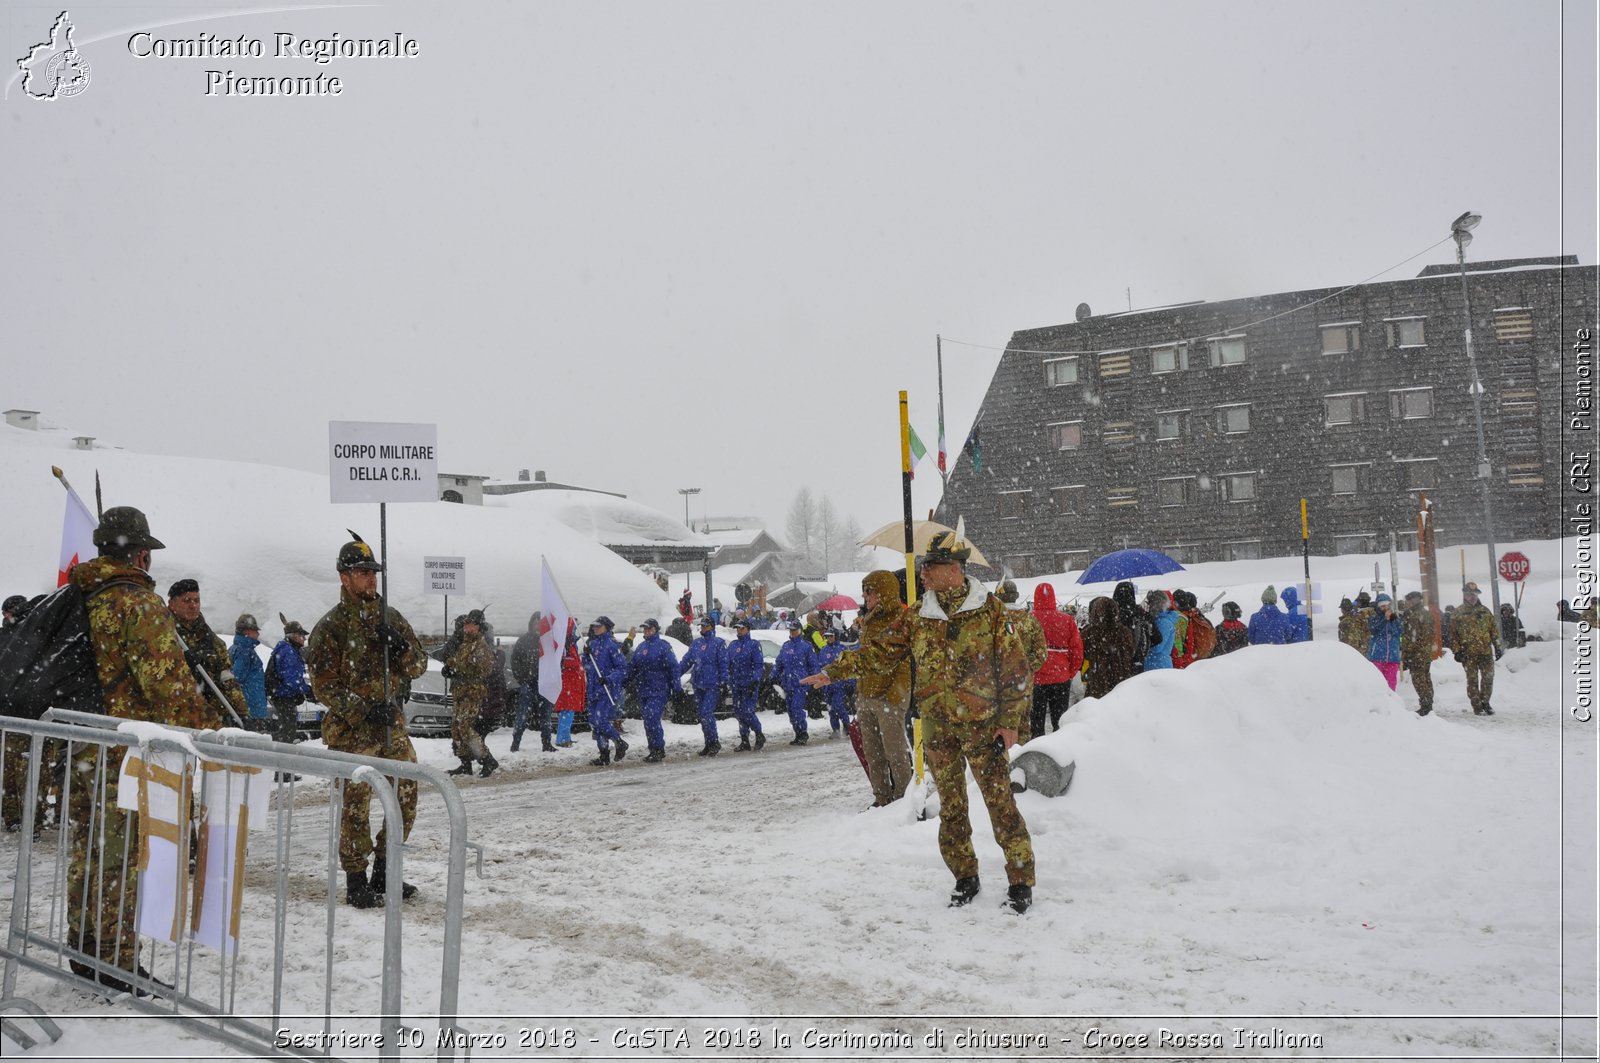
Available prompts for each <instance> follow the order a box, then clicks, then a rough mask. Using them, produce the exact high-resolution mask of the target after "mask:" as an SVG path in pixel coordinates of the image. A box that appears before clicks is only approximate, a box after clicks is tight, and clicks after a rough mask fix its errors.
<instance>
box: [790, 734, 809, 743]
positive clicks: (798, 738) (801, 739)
mask: <svg viewBox="0 0 1600 1063" xmlns="http://www.w3.org/2000/svg"><path fill="white" fill-rule="evenodd" d="M809 741H811V736H810V735H808V734H806V733H805V732H804V731H801V732H800V733H799V734H797V735H795V736H794V738H793V739H792V740H791V741H790V742H789V744H790V745H791V746H803V745H805V744H806V743H807V742H809Z"/></svg>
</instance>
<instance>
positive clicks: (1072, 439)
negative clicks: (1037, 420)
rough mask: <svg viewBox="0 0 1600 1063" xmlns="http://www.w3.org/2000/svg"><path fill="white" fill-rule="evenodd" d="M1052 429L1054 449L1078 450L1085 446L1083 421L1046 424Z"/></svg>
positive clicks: (1051, 445) (1052, 446)
mask: <svg viewBox="0 0 1600 1063" xmlns="http://www.w3.org/2000/svg"><path fill="white" fill-rule="evenodd" d="M1046 427H1047V428H1048V429H1049V431H1050V447H1051V449H1053V450H1077V449H1078V448H1079V447H1081V446H1083V422H1082V421H1061V422H1057V423H1056V424H1052V425H1047V426H1046Z"/></svg>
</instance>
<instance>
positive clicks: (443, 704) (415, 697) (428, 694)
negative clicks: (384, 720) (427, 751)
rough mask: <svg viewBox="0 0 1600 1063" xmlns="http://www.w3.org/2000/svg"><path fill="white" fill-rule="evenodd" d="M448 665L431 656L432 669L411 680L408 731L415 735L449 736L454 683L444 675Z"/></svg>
mask: <svg viewBox="0 0 1600 1063" xmlns="http://www.w3.org/2000/svg"><path fill="white" fill-rule="evenodd" d="M443 667H444V666H443V665H441V664H440V663H439V662H438V661H436V660H433V659H432V658H429V660H428V670H427V672H425V673H423V674H422V675H420V676H418V677H417V678H416V679H414V680H412V681H411V696H410V697H408V698H407V699H406V703H405V714H406V733H407V734H409V735H411V736H412V737H413V738H449V737H450V713H451V706H452V702H451V700H450V683H449V681H448V680H446V679H445V677H444V676H443V674H441V672H440V669H441V668H443Z"/></svg>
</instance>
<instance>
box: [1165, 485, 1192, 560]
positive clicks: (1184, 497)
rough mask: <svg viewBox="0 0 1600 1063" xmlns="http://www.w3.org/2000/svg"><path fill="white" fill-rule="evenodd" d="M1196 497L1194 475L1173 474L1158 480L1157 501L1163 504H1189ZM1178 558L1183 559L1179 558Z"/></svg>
mask: <svg viewBox="0 0 1600 1063" xmlns="http://www.w3.org/2000/svg"><path fill="white" fill-rule="evenodd" d="M1194 499H1195V479H1194V477H1193V476H1173V477H1170V478H1168V479H1165V480H1157V481H1156V501H1157V502H1158V503H1159V504H1161V505H1163V506H1187V505H1189V504H1190V503H1192V502H1193V501H1194ZM1178 560H1180V561H1181V560H1183V559H1182V558H1178Z"/></svg>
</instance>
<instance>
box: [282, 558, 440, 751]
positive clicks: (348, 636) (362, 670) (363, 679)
mask: <svg viewBox="0 0 1600 1063" xmlns="http://www.w3.org/2000/svg"><path fill="white" fill-rule="evenodd" d="M381 608H382V606H381V604H380V603H379V602H377V601H371V602H364V601H360V600H359V599H357V598H354V597H352V596H351V594H350V593H349V592H348V591H346V590H344V589H342V588H341V589H340V591H339V604H338V605H336V606H334V607H333V608H332V609H330V610H328V615H326V616H324V617H323V618H322V619H321V620H318V621H317V626H316V627H315V628H314V629H313V630H312V632H311V638H310V640H309V641H308V642H307V643H306V652H305V658H306V676H307V678H309V679H310V680H311V689H312V692H313V693H315V694H316V696H317V700H318V701H320V702H322V705H323V707H324V708H325V709H327V714H326V715H325V716H323V718H322V740H323V741H324V742H326V743H327V744H328V748H329V749H341V750H342V749H347V748H352V747H354V746H355V745H358V744H359V745H369V744H371V743H373V742H375V741H376V742H380V743H381V741H382V739H383V738H384V734H383V731H384V726H385V725H383V724H370V723H368V722H367V710H368V709H370V708H372V707H373V706H374V705H381V704H383V694H384V690H383V659H384V652H383V640H382V639H380V638H379V637H378V617H379V610H380V609H381ZM387 616H388V621H389V626H390V627H392V628H394V629H395V630H396V631H398V632H400V634H401V635H403V636H405V640H406V642H407V646H406V650H405V652H404V653H403V654H400V655H399V657H398V658H397V659H391V660H390V662H389V698H390V700H391V701H393V702H396V705H395V708H394V711H393V713H392V714H391V720H390V722H389V724H388V726H390V727H392V728H396V729H398V730H399V732H400V734H402V735H403V734H405V717H404V715H403V714H402V713H401V711H400V707H399V704H398V702H399V700H400V691H401V689H402V688H403V686H404V685H405V684H407V683H409V682H410V681H411V680H413V679H415V678H417V677H418V676H420V675H422V673H423V672H426V671H427V670H428V657H427V655H426V654H425V653H423V652H422V644H421V643H420V642H418V641H417V636H416V634H415V633H414V632H412V630H411V625H410V624H408V623H406V618H405V617H403V616H401V615H400V613H399V611H398V610H396V609H393V608H391V609H390V610H389V611H388V614H387Z"/></svg>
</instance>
